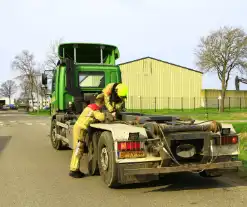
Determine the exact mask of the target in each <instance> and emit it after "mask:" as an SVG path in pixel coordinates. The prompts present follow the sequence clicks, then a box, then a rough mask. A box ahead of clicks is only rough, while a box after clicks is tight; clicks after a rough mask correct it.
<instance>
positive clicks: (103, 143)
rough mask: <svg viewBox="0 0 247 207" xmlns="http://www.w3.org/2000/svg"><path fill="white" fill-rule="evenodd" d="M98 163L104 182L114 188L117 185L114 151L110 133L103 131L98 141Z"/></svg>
mask: <svg viewBox="0 0 247 207" xmlns="http://www.w3.org/2000/svg"><path fill="white" fill-rule="evenodd" d="M98 165H99V171H100V175H101V177H102V179H103V181H104V182H105V184H106V185H107V186H108V187H110V188H114V187H117V186H118V182H117V180H118V179H117V175H118V173H117V165H116V162H115V152H114V144H113V138H112V134H111V133H110V132H108V131H105V132H103V133H102V134H101V136H100V139H99V143H98Z"/></svg>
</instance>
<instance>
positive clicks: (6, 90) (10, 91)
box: [0, 80, 17, 104]
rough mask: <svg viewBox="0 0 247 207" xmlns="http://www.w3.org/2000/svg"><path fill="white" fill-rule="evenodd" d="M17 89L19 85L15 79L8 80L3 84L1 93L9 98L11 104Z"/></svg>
mask: <svg viewBox="0 0 247 207" xmlns="http://www.w3.org/2000/svg"><path fill="white" fill-rule="evenodd" d="M16 91H17V85H16V83H15V82H14V81H13V80H7V81H6V82H4V83H2V84H1V88H0V94H1V96H3V97H8V98H9V104H10V103H11V97H12V95H14V94H15V93H16Z"/></svg>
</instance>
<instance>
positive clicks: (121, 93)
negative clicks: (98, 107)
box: [102, 83, 128, 117]
mask: <svg viewBox="0 0 247 207" xmlns="http://www.w3.org/2000/svg"><path fill="white" fill-rule="evenodd" d="M102 92H103V95H104V101H105V106H106V108H107V110H108V111H109V112H110V113H112V115H113V116H114V117H116V112H117V111H121V109H122V108H123V106H124V103H125V101H126V99H127V95H128V87H127V86H126V85H125V84H123V83H109V84H108V85H107V86H106V87H105V88H104V89H103V91H102Z"/></svg>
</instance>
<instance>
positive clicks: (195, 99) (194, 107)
mask: <svg viewBox="0 0 247 207" xmlns="http://www.w3.org/2000/svg"><path fill="white" fill-rule="evenodd" d="M195 110H196V97H194V111H195Z"/></svg>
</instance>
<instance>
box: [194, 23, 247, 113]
mask: <svg viewBox="0 0 247 207" xmlns="http://www.w3.org/2000/svg"><path fill="white" fill-rule="evenodd" d="M196 56H197V63H196V64H197V66H199V68H200V69H201V71H202V72H206V73H207V72H216V73H217V75H218V78H219V80H220V81H221V107H220V111H221V112H223V111H224V99H225V92H226V89H227V86H228V81H229V78H230V76H231V74H232V72H233V71H234V70H238V71H240V72H241V73H243V72H244V71H245V70H246V69H247V35H246V33H245V31H244V30H243V29H242V28H233V27H226V26H225V27H221V28H220V29H218V30H216V31H212V32H211V33H210V35H209V36H207V37H202V38H201V39H200V43H199V45H198V48H197V50H196Z"/></svg>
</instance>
